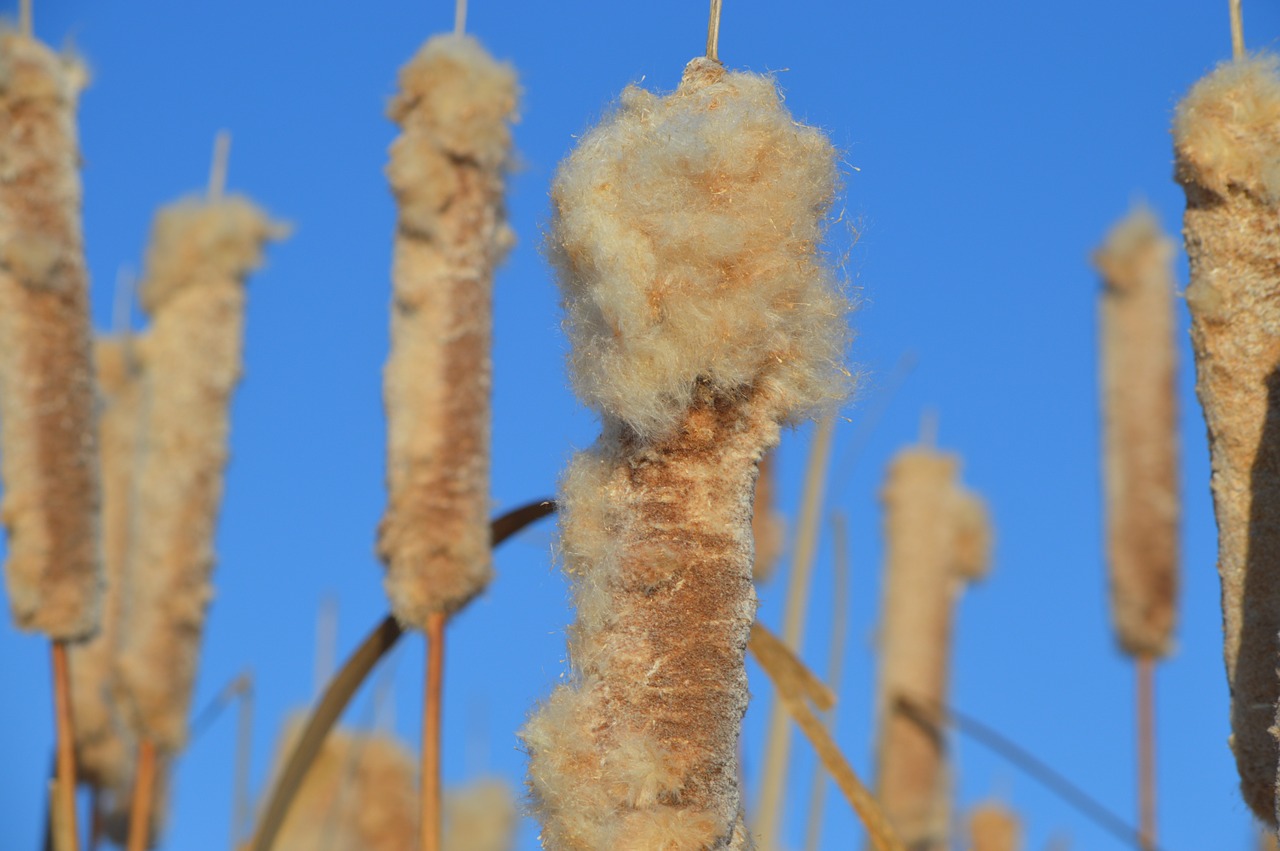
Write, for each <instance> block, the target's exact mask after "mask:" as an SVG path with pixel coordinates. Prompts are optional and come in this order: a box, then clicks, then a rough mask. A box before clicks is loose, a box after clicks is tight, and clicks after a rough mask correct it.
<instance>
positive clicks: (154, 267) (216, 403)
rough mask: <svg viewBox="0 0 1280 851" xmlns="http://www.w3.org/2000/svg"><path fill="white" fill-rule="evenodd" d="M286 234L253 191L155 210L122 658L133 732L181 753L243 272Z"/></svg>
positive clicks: (223, 457) (236, 353)
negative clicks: (254, 200) (252, 200)
mask: <svg viewBox="0 0 1280 851" xmlns="http://www.w3.org/2000/svg"><path fill="white" fill-rule="evenodd" d="M282 236H283V230H282V228H281V226H279V225H277V224H274V223H272V222H271V221H270V220H269V219H268V218H267V217H266V216H265V215H264V214H263V213H262V212H261V211H260V210H259V209H258V208H257V207H255V206H254V205H253V204H251V203H250V202H249V201H247V200H245V199H244V198H239V197H229V198H226V199H225V200H210V201H207V202H205V201H196V200H186V201H180V202H178V203H177V204H174V205H172V206H170V207H168V208H166V209H164V210H162V211H161V212H160V214H159V215H158V216H157V217H156V222H155V226H154V229H153V232H152V236H151V246H150V249H149V251H148V255H147V269H146V276H145V278H144V280H143V281H142V286H141V293H140V295H141V299H142V305H143V307H144V309H145V310H146V311H147V312H148V313H149V314H150V315H151V319H152V321H151V327H150V329H149V330H148V331H147V333H146V334H145V335H143V336H141V337H139V338H138V340H137V346H138V348H139V355H140V357H141V358H142V360H143V362H144V363H145V364H146V365H147V368H146V379H145V384H144V397H145V401H144V413H143V422H142V434H143V437H142V439H143V441H144V447H145V449H144V451H143V453H142V456H141V461H140V467H139V470H138V472H137V485H136V506H137V508H136V510H137V512H138V517H139V521H138V522H139V526H138V534H137V535H136V536H135V537H134V540H133V542H132V549H131V556H130V561H131V564H130V568H129V583H130V588H129V594H128V597H127V601H126V603H125V607H126V609H125V612H124V614H123V616H122V617H123V621H124V623H125V624H126V628H125V629H124V630H123V631H122V636H121V650H120V655H119V659H120V662H119V666H120V671H119V674H120V678H121V684H122V686H123V688H124V692H125V697H126V701H127V712H128V715H129V716H130V723H131V726H132V727H133V729H134V731H135V732H136V733H137V734H138V736H139V737H140V738H142V739H146V740H147V741H149V742H150V743H152V744H153V745H154V746H155V747H156V748H158V749H159V750H160V751H161V752H168V753H173V752H176V751H177V750H179V749H180V748H181V747H182V745H183V741H184V739H185V738H186V727H187V710H188V706H189V704H190V701H191V691H192V688H193V686H194V684H195V675H196V663H197V659H198V656H199V650H200V639H201V634H202V632H203V628H204V615H205V608H206V606H207V605H208V603H209V600H210V598H211V596H212V588H211V585H210V578H211V575H212V571H213V564H214V553H213V540H214V528H215V526H216V522H217V517H218V507H219V504H220V502H221V499H222V478H223V470H224V468H225V466H226V462H227V434H228V431H229V427H230V402H231V395H232V392H233V391H234V390H235V387H236V384H237V383H239V380H240V371H241V361H242V357H241V349H242V346H243V340H242V336H243V325H244V307H245V279H246V278H247V277H248V275H249V273H250V272H251V271H252V270H253V269H255V268H257V266H258V265H259V264H260V263H261V262H262V251H263V247H264V245H265V244H266V242H267V241H268V240H271V239H277V238H280V237H282Z"/></svg>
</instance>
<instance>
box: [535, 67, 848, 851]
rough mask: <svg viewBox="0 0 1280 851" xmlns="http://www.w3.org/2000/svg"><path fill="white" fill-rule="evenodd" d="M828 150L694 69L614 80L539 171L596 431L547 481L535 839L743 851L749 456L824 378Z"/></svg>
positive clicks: (829, 324)
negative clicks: (553, 517) (554, 634)
mask: <svg viewBox="0 0 1280 851" xmlns="http://www.w3.org/2000/svg"><path fill="white" fill-rule="evenodd" d="M833 154H834V152H833V150H832V148H831V146H830V143H829V142H827V140H826V139H825V138H824V137H823V136H822V135H821V134H820V133H818V132H817V131H816V130H813V129H812V128H808V127H804V126H802V125H799V124H797V123H796V122H795V121H794V120H793V119H792V117H791V116H790V115H789V114H788V113H787V111H786V110H785V108H783V106H782V104H781V101H780V98H779V96H778V92H777V90H776V88H775V87H774V84H773V81H772V80H771V79H769V78H767V77H759V76H755V75H751V74H743V73H728V72H726V71H725V70H724V69H723V68H722V67H721V66H720V65H718V64H716V63H713V62H710V61H707V60H703V59H697V60H694V61H693V62H691V63H690V64H689V66H688V67H687V68H686V70H685V75H684V79H683V81H682V82H681V84H680V88H679V89H677V91H676V92H675V93H674V94H672V95H670V96H668V97H665V98H661V97H658V96H656V95H652V94H650V93H648V92H644V91H641V90H639V89H635V88H632V89H628V90H627V92H626V93H624V95H623V97H622V102H621V105H620V106H619V108H618V110H617V111H616V112H615V114H614V115H612V116H611V117H609V118H608V119H606V121H605V122H604V123H603V124H601V125H600V126H599V127H597V128H596V129H594V130H592V131H591V132H590V133H588V134H587V136H586V137H584V139H583V140H582V142H581V143H580V144H579V146H578V148H577V149H576V150H575V151H574V152H573V153H572V154H571V155H570V156H569V158H568V160H566V162H565V163H564V164H563V165H562V166H561V168H560V171H559V173H558V175H557V177H556V181H555V184H554V186H553V189H552V196H553V199H554V203H555V220H554V230H553V233H552V236H551V243H552V246H553V251H554V253H555V254H556V259H557V263H558V265H559V267H560V269H559V271H560V278H561V287H562V291H563V293H564V298H565V302H566V309H567V311H568V314H569V319H568V330H569V334H570V339H571V342H572V344H573V365H574V371H575V376H576V382H577V388H578V391H579V393H580V394H581V395H582V396H583V398H584V399H585V400H586V401H588V402H589V403H591V404H593V405H594V406H596V407H597V408H598V409H599V411H600V413H601V416H602V420H603V424H604V432H603V434H602V435H601V437H600V439H599V440H598V441H597V443H596V445H595V446H594V447H593V448H592V449H590V450H588V451H586V452H582V453H580V454H579V455H578V456H577V457H575V459H574V460H573V462H572V464H571V465H570V467H569V470H568V472H567V474H566V476H565V480H564V482H563V483H562V501H561V512H562V514H561V534H562V544H561V550H562V553H563V558H564V567H565V570H566V572H567V573H568V574H569V575H570V576H571V577H572V578H573V580H574V599H575V603H576V605H577V621H576V622H575V623H574V624H573V626H572V627H571V628H570V630H569V655H570V659H571V662H572V677H571V679H570V680H569V682H568V683H567V684H565V685H563V686H561V687H559V688H557V689H556V690H555V691H554V692H553V694H552V695H551V697H550V698H549V699H548V700H547V701H546V703H545V704H544V705H543V706H542V707H541V708H540V709H539V710H538V712H537V713H536V714H535V715H534V716H533V718H532V719H531V720H530V721H529V723H528V725H527V726H526V727H525V729H524V731H523V732H522V738H523V739H524V741H525V743H526V745H527V747H528V749H529V753H530V761H529V785H530V788H531V791H532V795H533V800H534V807H535V812H536V814H537V816H538V818H539V820H540V821H541V824H542V841H543V845H544V847H545V848H548V849H554V851H587V849H590V851H597V849H599V850H600V851H603V849H611V850H612V849H616V851H642V849H643V851H684V849H688V850H689V851H693V850H694V849H699V850H701V849H745V848H748V847H751V844H752V843H751V840H750V838H749V836H748V834H747V832H746V830H745V829H744V827H743V821H742V803H741V790H740V789H739V786H738V758H737V742H738V735H739V732H740V727H741V721H742V716H743V713H744V712H745V710H746V706H747V698H748V695H747V682H746V671H745V669H744V665H743V657H744V653H745V649H746V644H747V639H748V636H749V633H750V628H751V624H752V622H753V621H754V619H755V605H756V599H755V590H754V585H753V582H752V567H753V562H754V558H753V542H752V515H753V501H754V500H753V490H754V487H755V483H756V475H757V464H758V462H759V460H760V458H761V457H762V456H763V454H764V453H765V451H766V450H768V449H769V448H770V447H772V446H773V445H775V444H776V442H777V439H778V431H779V424H780V422H782V421H785V420H790V419H796V418H799V417H801V416H803V415H804V413H806V412H808V411H812V410H814V409H815V408H820V407H821V406H823V405H824V404H827V403H830V402H831V401H832V400H834V399H836V398H838V397H840V396H841V395H842V394H843V392H844V391H845V389H846V387H847V382H846V380H845V377H844V375H843V374H842V373H841V371H840V368H839V361H840V359H841V358H842V356H843V348H844V344H845V339H846V334H847V332H846V329H845V325H844V314H845V310H846V308H845V305H844V302H843V301H842V299H841V298H840V296H839V294H838V292H837V291H836V287H835V286H834V284H833V280H832V277H831V274H830V272H829V271H828V269H827V268H826V266H825V265H824V264H823V263H822V261H821V258H820V257H819V256H818V254H817V245H818V241H819V239H820V237H821V234H822V231H823V217H824V215H825V213H826V210H827V205H828V204H829V203H830V201H831V199H832V197H833V194H834V191H835V189H834V184H835V170H834V165H833V162H834V157H833Z"/></svg>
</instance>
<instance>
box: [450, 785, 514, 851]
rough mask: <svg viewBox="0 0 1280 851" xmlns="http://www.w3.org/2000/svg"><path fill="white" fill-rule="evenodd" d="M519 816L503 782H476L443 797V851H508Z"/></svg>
mask: <svg viewBox="0 0 1280 851" xmlns="http://www.w3.org/2000/svg"><path fill="white" fill-rule="evenodd" d="M519 824H520V812H519V809H518V808H517V806H516V796H515V792H514V791H513V790H512V788H511V787H510V786H509V785H507V783H506V781H504V780H499V779H497V778H488V779H482V780H477V781H475V782H473V783H469V784H467V785H466V786H462V787H458V788H454V789H448V790H446V791H445V796H444V839H443V845H442V848H443V849H444V851H511V849H512V848H514V847H515V839H516V828H517V827H518V826H519Z"/></svg>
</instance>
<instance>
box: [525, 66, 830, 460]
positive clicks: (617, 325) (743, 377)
mask: <svg viewBox="0 0 1280 851" xmlns="http://www.w3.org/2000/svg"><path fill="white" fill-rule="evenodd" d="M834 154H835V151H834V149H833V148H832V146H831V142H830V141H828V139H827V137H826V136H824V135H823V134H822V132H821V131H819V130H817V129H815V128H813V127H806V126H804V125H801V124H797V123H796V122H795V121H794V120H793V119H792V117H791V114H790V113H789V112H787V110H786V109H785V107H783V105H782V99H781V96H780V95H779V93H778V89H777V86H776V85H775V83H774V81H773V79H772V78H770V77H766V76H759V75H756V74H745V73H733V72H728V71H725V70H724V68H723V67H721V66H720V65H719V64H718V63H715V62H711V61H710V60H704V59H696V60H694V61H693V62H691V63H690V64H689V66H688V67H687V68H686V69H685V74H684V79H683V81H682V82H681V84H680V87H679V88H678V89H677V90H676V91H675V93H674V94H672V95H670V96H668V97H661V96H659V95H655V94H653V93H651V92H647V91H645V90H643V89H641V88H638V87H635V86H631V87H629V88H627V89H626V90H625V91H624V92H623V93H622V97H621V98H620V100H619V103H618V106H617V108H616V110H615V111H614V112H613V114H612V115H610V116H609V117H608V118H606V119H605V121H604V122H602V123H601V124H600V125H599V126H597V127H596V128H594V129H593V130H591V131H590V132H589V133H588V134H587V135H586V136H585V137H583V139H582V141H581V142H580V143H579V145H578V147H577V148H575V149H574V151H573V153H572V154H570V156H569V158H568V159H567V160H566V161H565V162H564V163H563V164H562V165H561V167H560V170H559V172H558V173H557V175H556V179H555V183H554V184H553V186H552V190H551V194H552V203H553V210H554V220H553V223H552V234H551V239H550V248H551V255H552V259H553V260H554V262H555V263H556V265H557V266H558V267H559V271H560V284H561V288H562V292H563V298H564V303H565V309H566V312H567V319H566V327H567V329H568V333H569V337H570V341H571V342H572V344H573V355H572V366H573V376H574V383H575V387H576V389H577V391H578V394H579V395H580V396H581V397H582V399H583V400H584V401H586V402H587V403H588V404H589V405H591V406H593V407H595V408H598V409H600V410H601V411H605V412H607V413H608V414H609V415H610V416H612V417H616V418H617V419H619V420H621V421H623V422H625V423H626V424H627V425H629V426H630V427H631V428H632V429H634V430H635V431H636V432H638V433H639V434H641V435H643V436H645V437H657V436H662V435H665V434H668V433H670V432H671V430H672V429H673V428H675V427H676V426H677V425H678V423H679V422H680V419H681V416H682V414H683V412H684V411H685V410H686V409H688V407H689V405H690V404H691V403H692V401H693V396H694V393H695V390H696V388H697V385H698V384H699V383H700V382H701V383H705V384H706V385H707V386H709V387H710V388H711V389H712V390H713V391H714V392H715V393H717V394H720V395H724V396H727V397H730V396H733V395H734V394H740V393H745V392H746V391H747V389H748V388H749V387H751V386H753V385H754V386H755V388H756V391H757V392H758V393H760V394H762V395H763V396H764V397H766V398H769V399H770V400H771V404H774V405H775V406H776V407H777V409H778V410H779V411H781V412H782V414H783V416H785V417H787V418H799V417H803V416H806V415H808V414H811V413H813V412H814V411H815V410H816V409H819V408H822V407H824V406H829V405H830V404H831V403H832V402H833V401H834V400H836V399H841V398H844V396H845V395H846V393H847V391H848V389H849V388H848V381H847V378H846V376H847V373H846V372H845V371H844V368H843V366H842V362H843V354H844V349H845V343H846V336H847V330H846V325H845V315H846V312H847V310H848V306H847V304H846V302H845V301H844V299H843V298H842V297H841V296H840V294H839V292H838V288H837V287H836V286H835V282H834V280H833V277H832V272H831V269H830V267H829V266H828V265H827V264H826V263H825V262H824V260H823V258H822V256H821V254H820V252H819V243H820V242H821V240H822V237H823V235H824V231H825V227H826V224H827V222H826V218H825V217H826V213H827V211H828V209H829V208H830V205H831V203H832V201H833V199H834V197H835V192H836V187H837V173H836V167H835V156H834Z"/></svg>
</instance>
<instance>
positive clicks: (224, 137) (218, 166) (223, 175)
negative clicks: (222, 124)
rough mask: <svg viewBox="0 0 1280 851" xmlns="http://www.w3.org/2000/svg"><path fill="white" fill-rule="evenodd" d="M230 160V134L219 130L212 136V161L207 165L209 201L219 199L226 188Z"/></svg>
mask: <svg viewBox="0 0 1280 851" xmlns="http://www.w3.org/2000/svg"><path fill="white" fill-rule="evenodd" d="M230 160H231V134H230V133H228V132H227V131H226V130H219V131H218V135H216V136H214V137H213V161H212V162H211V163H210V165H209V188H208V191H207V193H206V195H207V197H208V199H209V201H210V202H214V201H221V200H222V196H223V194H224V193H225V192H226V189H227V168H228V166H229V164H230Z"/></svg>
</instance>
